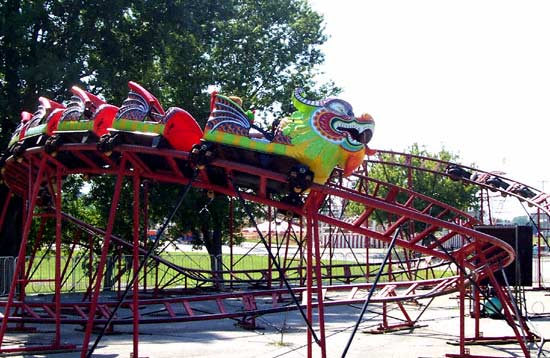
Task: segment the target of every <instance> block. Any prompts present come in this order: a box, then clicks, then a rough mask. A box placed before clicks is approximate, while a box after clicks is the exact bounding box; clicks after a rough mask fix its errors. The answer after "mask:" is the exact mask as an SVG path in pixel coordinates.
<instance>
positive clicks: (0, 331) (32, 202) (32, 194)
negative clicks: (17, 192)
mask: <svg viewBox="0 0 550 358" xmlns="http://www.w3.org/2000/svg"><path fill="white" fill-rule="evenodd" d="M29 168H30V167H29ZM45 169H46V157H44V158H42V160H41V162H40V166H39V169H38V173H37V175H36V178H35V180H34V185H32V186H30V187H29V197H28V201H29V205H28V207H27V211H26V214H27V215H26V218H25V222H24V226H23V237H22V238H21V246H20V248H19V255H18V256H17V263H16V265H15V269H14V273H13V280H12V282H11V285H10V292H9V294H8V299H7V301H6V305H5V306H4V317H3V318H2V325H1V326H0V352H1V351H2V349H1V347H2V343H3V342H4V335H5V334H6V330H7V328H8V321H9V317H10V310H11V306H12V304H13V301H14V298H15V293H16V292H17V286H18V285H19V283H20V276H21V275H24V273H25V256H26V252H27V244H28V239H29V234H30V231H31V224H32V219H33V216H34V207H35V206H36V198H37V196H38V191H39V189H40V186H41V184H42V180H43V176H44V172H45ZM29 170H31V169H29ZM30 176H31V175H30V174H29V182H32V178H30Z"/></svg>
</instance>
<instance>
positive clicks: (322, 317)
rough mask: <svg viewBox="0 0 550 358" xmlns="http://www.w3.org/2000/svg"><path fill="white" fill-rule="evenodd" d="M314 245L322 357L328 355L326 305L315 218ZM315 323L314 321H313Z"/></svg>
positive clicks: (315, 220)
mask: <svg viewBox="0 0 550 358" xmlns="http://www.w3.org/2000/svg"><path fill="white" fill-rule="evenodd" d="M313 245H314V252H315V278H316V281H317V282H316V283H317V315H318V316H319V341H320V342H319V346H320V348H321V357H323V358H325V357H326V356H327V349H326V342H325V307H324V301H323V277H322V275H321V251H320V245H319V221H317V219H316V218H315V219H313ZM312 323H313V322H312Z"/></svg>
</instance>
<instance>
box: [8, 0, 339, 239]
mask: <svg viewBox="0 0 550 358" xmlns="http://www.w3.org/2000/svg"><path fill="white" fill-rule="evenodd" d="M0 1H1V6H0V125H1V131H0V146H1V147H2V148H3V147H5V144H6V143H7V141H8V140H9V137H10V136H11V133H12V132H13V130H14V128H15V126H16V125H17V123H18V122H19V113H20V112H21V111H22V110H27V111H31V112H32V111H33V110H34V109H35V107H36V104H37V99H38V97H39V96H46V97H49V98H51V99H53V100H56V101H59V102H61V101H64V100H67V99H68V98H69V97H70V94H69V88H70V87H71V86H73V85H80V86H82V87H84V88H85V89H87V90H88V91H90V92H92V93H94V94H96V95H99V96H100V97H103V98H104V99H106V100H107V101H108V102H109V103H111V104H114V105H120V104H121V103H122V101H123V99H124V98H125V97H126V95H127V92H128V88H127V83H128V81H129V80H133V81H136V82H138V83H140V84H142V85H143V86H144V87H145V88H147V89H149V90H150V91H151V92H152V93H153V94H154V95H155V96H156V97H157V98H158V99H159V100H160V102H161V103H162V104H163V105H164V106H165V107H169V106H178V107H182V108H184V109H186V110H187V111H189V112H190V113H191V114H192V115H193V116H194V117H195V118H196V119H197V121H198V122H199V124H201V125H204V124H205V122H206V119H207V117H208V111H209V105H208V103H209V96H208V94H207V91H208V89H209V87H210V86H216V87H218V88H219V90H220V92H222V93H226V94H232V95H238V96H241V97H242V98H243V99H244V101H245V106H246V107H252V108H254V109H257V110H260V111H262V110H268V111H271V112H272V113H273V114H274V115H275V116H278V115H283V114H286V113H290V111H291V104H290V97H291V91H292V90H293V89H294V88H296V87H303V88H305V89H306V90H308V91H309V92H310V93H311V92H312V91H313V90H314V89H315V90H316V91H317V93H318V94H319V95H320V96H321V95H322V96H324V95H328V94H334V93H336V92H338V89H337V88H336V87H335V86H334V84H333V83H331V82H328V83H317V81H316V79H315V75H316V74H317V73H318V71H319V70H318V68H317V65H319V64H320V63H322V62H323V54H322V53H321V51H320V48H319V46H320V45H321V44H322V43H324V41H325V40H326V36H325V35H324V33H323V30H324V29H323V25H322V21H323V19H322V17H321V15H319V14H317V13H316V12H315V11H313V10H312V9H311V7H310V6H309V5H308V3H307V1H306V0H208V1H206V0H198V1H195V0H193V1H191V0H176V1H166V0H135V1H132V2H127V1H121V0H109V1H106V0H94V1H88V2H83V1H81V0H61V1H54V0H44V1H30V0H0ZM81 184H82V182H81V181H74V182H70V183H68V184H67V185H66V187H67V190H68V191H71V192H72V193H73V194H71V195H73V196H72V198H73V200H72V201H71V203H69V204H67V205H69V206H70V207H71V208H72V209H74V210H75V211H77V212H78V213H79V215H83V216H85V217H86V218H87V220H89V221H93V222H94V223H93V224H94V225H98V226H104V225H105V224H106V220H107V218H108V212H109V209H110V205H111V199H112V193H113V191H112V190H113V187H114V182H113V178H104V177H98V178H94V179H93V181H92V185H91V187H90V191H89V193H88V194H87V195H85V196H78V195H76V194H75V193H77V192H78V191H79V188H80V186H81ZM130 189H131V183H127V182H125V183H124V185H123V195H122V196H121V202H120V204H119V207H118V210H117V222H116V224H115V228H116V231H117V234H118V235H120V236H125V235H126V236H128V235H129V233H131V224H130V223H131V213H132V211H131V209H132V203H133V202H132V193H131V190H130ZM176 190H178V189H177V188H174V187H173V186H170V185H161V184H158V183H154V184H153V185H152V187H151V191H150V203H151V204H150V207H151V210H150V213H149V214H150V216H149V217H150V220H151V223H160V222H162V221H163V219H164V218H165V216H166V215H167V214H168V212H169V210H170V209H171V207H172V205H173V200H174V197H175V193H176ZM188 200H189V202H188V204H187V205H186V206H185V208H184V209H182V210H181V214H180V216H178V217H179V218H180V220H179V221H177V223H178V225H179V227H178V228H177V229H178V230H185V229H186V228H188V227H194V228H197V227H202V228H203V230H202V231H203V233H202V237H203V238H206V237H212V235H210V236H209V234H208V233H207V231H205V225H204V220H203V219H204V218H203V219H197V220H195V221H193V222H189V220H194V219H193V218H199V216H198V215H196V214H197V211H196V210H200V208H199V209H197V207H201V208H202V207H204V205H206V202H207V201H208V199H205V196H204V195H203V193H201V192H200V191H194V192H191V193H190V194H189V199H188ZM205 201H206V202H205ZM202 202H205V204H204V205H203V204H201V203H202ZM79 206H83V207H85V208H86V210H78V207H79ZM207 206H210V209H209V212H211V213H214V212H218V210H217V209H213V208H214V207H218V206H219V207H220V208H226V207H227V200H221V199H219V200H218V199H216V200H214V201H213V202H211V203H208V205H207ZM236 207H237V209H236V215H235V218H236V219H235V220H236V221H235V225H234V228H238V225H240V224H242V223H243V222H244V221H243V219H242V213H241V214H239V209H238V207H239V206H238V205H237V206H236ZM72 209H71V210H72ZM241 211H242V210H241ZM239 215H240V217H239ZM201 220H203V221H202V222H201ZM209 220H210V221H211V220H218V221H220V220H223V221H224V223H221V224H220V223H212V222H210V224H209V225H211V226H212V225H213V226H215V227H219V228H220V229H221V230H222V232H223V233H224V235H225V234H226V233H227V221H228V220H227V215H212V216H211V217H210V218H209V219H208V220H207V221H209Z"/></svg>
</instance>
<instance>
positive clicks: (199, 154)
mask: <svg viewBox="0 0 550 358" xmlns="http://www.w3.org/2000/svg"><path fill="white" fill-rule="evenodd" d="M214 157H215V151H214V148H213V146H212V145H211V144H210V143H201V144H196V145H194V146H193V149H191V152H190V154H189V162H190V164H191V165H192V166H195V167H197V168H198V169H204V167H205V166H207V165H208V164H210V163H211V162H212V160H213V159H214Z"/></svg>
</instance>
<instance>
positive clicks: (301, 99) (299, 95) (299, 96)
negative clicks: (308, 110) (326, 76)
mask: <svg viewBox="0 0 550 358" xmlns="http://www.w3.org/2000/svg"><path fill="white" fill-rule="evenodd" d="M304 92H305V91H304V89H303V88H297V89H296V90H295V91H294V97H295V98H296V100H298V102H300V103H303V104H305V105H307V106H313V107H322V106H323V101H312V100H309V99H306V98H305V97H304V96H303V94H304Z"/></svg>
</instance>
